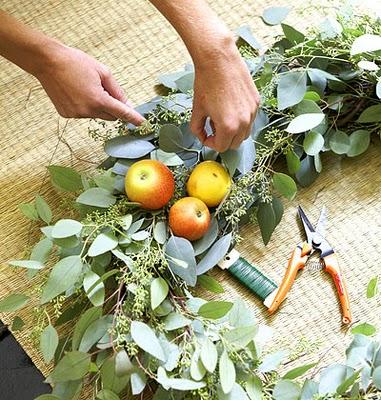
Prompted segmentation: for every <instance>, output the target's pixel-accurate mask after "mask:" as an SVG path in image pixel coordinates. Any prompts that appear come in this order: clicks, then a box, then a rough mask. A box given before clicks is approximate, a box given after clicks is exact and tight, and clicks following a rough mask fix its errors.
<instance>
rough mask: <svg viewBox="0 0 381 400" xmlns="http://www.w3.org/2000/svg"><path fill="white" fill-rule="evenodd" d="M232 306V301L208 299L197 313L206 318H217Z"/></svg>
mask: <svg viewBox="0 0 381 400" xmlns="http://www.w3.org/2000/svg"><path fill="white" fill-rule="evenodd" d="M232 307H233V303H231V302H229V301H209V302H207V303H205V304H203V305H202V306H201V307H200V308H199V310H198V314H199V315H200V316H201V317H204V318H207V319H219V318H222V317H223V316H225V315H226V314H227V313H228V312H229V311H230V309H231V308H232Z"/></svg>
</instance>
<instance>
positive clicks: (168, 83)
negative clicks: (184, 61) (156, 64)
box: [158, 71, 187, 89]
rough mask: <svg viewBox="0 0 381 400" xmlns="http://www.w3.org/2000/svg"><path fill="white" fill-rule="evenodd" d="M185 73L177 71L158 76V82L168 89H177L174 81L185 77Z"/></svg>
mask: <svg viewBox="0 0 381 400" xmlns="http://www.w3.org/2000/svg"><path fill="white" fill-rule="evenodd" d="M186 74H187V71H177V72H172V73H169V74H163V75H159V77H158V80H159V82H160V83H161V84H162V85H164V86H165V87H167V88H169V89H177V85H176V80H177V79H179V78H181V77H182V76H184V75H186Z"/></svg>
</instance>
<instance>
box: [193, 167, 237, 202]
mask: <svg viewBox="0 0 381 400" xmlns="http://www.w3.org/2000/svg"><path fill="white" fill-rule="evenodd" d="M231 184H232V180H231V178H230V175H229V173H228V171H227V170H226V169H225V168H224V167H223V166H222V165H221V164H220V163H218V162H217V161H212V160H208V161H203V162H201V163H200V164H198V165H197V166H196V168H195V169H194V170H193V171H192V173H191V174H190V176H189V179H188V182H187V192H188V195H189V196H192V197H197V198H198V199H200V200H202V201H203V202H204V203H205V204H206V205H207V206H208V207H217V206H218V205H219V204H220V203H221V201H222V200H223V199H224V198H225V196H226V195H227V194H228V193H229V190H230V187H231Z"/></svg>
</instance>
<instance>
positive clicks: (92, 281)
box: [83, 271, 105, 307]
mask: <svg viewBox="0 0 381 400" xmlns="http://www.w3.org/2000/svg"><path fill="white" fill-rule="evenodd" d="M94 285H95V287H94ZM91 288H92V289H91ZM83 289H84V290H85V293H86V295H87V297H88V298H89V300H90V302H91V304H92V305H93V306H95V307H97V306H101V305H103V302H104V300H105V285H104V283H103V282H102V281H100V276H99V275H97V274H96V273H95V272H93V271H88V272H87V273H86V274H85V276H84V278H83ZM90 289H91V290H90Z"/></svg>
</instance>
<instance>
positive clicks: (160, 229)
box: [153, 221, 167, 244]
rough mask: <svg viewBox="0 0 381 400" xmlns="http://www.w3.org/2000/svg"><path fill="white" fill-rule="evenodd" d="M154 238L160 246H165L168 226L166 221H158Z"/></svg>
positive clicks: (154, 229)
mask: <svg viewBox="0 0 381 400" xmlns="http://www.w3.org/2000/svg"><path fill="white" fill-rule="evenodd" d="M153 238H154V239H155V240H156V242H157V243H159V244H164V243H165V241H166V240H167V224H166V223H165V222H164V221H158V222H156V224H155V225H154V228H153Z"/></svg>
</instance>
